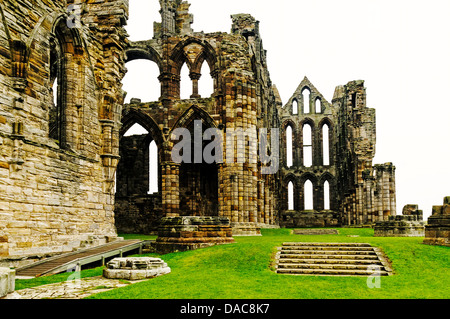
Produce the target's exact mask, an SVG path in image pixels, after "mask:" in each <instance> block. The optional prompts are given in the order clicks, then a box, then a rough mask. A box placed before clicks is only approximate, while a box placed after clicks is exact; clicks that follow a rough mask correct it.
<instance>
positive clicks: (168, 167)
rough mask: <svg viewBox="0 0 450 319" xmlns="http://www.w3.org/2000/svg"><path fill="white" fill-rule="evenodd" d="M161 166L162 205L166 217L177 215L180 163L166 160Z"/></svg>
mask: <svg viewBox="0 0 450 319" xmlns="http://www.w3.org/2000/svg"><path fill="white" fill-rule="evenodd" d="M161 168H162V181H163V182H162V206H163V211H164V212H165V213H166V217H178V216H180V214H179V208H180V190H179V185H180V182H179V175H180V164H176V163H171V162H166V163H162V164H161Z"/></svg>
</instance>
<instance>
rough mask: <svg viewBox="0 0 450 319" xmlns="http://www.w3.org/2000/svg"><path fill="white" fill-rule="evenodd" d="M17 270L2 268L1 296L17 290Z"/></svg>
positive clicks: (0, 278) (0, 280)
mask: <svg viewBox="0 0 450 319" xmlns="http://www.w3.org/2000/svg"><path fill="white" fill-rule="evenodd" d="M15 279H16V271H15V270H13V269H9V268H0V298H3V297H5V296H6V295H8V294H10V293H13V292H14V290H15Z"/></svg>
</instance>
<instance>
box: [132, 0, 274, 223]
mask: <svg viewBox="0 0 450 319" xmlns="http://www.w3.org/2000/svg"><path fill="white" fill-rule="evenodd" d="M188 8H189V5H188V3H187V2H180V1H165V2H164V1H162V3H161V15H162V22H161V23H155V24H154V37H153V39H151V40H147V41H139V42H129V46H128V49H127V58H128V60H131V59H137V58H145V59H150V60H152V61H154V62H155V63H157V64H158V66H159V69H160V76H159V80H160V82H161V98H160V99H159V101H158V102H157V104H158V107H157V108H155V107H153V109H152V110H150V109H146V110H145V107H144V106H143V104H142V103H141V104H140V105H139V106H138V105H130V106H126V109H129V108H130V109H134V110H136V111H137V112H143V113H146V114H148V115H149V117H151V118H152V120H153V121H154V122H156V123H157V126H158V128H159V130H160V132H161V135H162V142H161V145H158V147H161V154H160V163H161V166H162V180H163V185H162V190H161V192H162V203H163V210H164V211H165V213H166V214H167V216H168V217H170V216H177V215H179V214H182V211H181V206H180V205H181V201H180V200H181V198H180V197H183V193H189V190H186V189H183V190H182V189H181V187H180V178H179V177H180V166H179V165H177V164H175V163H173V162H172V161H171V156H170V155H171V150H172V148H173V146H174V142H173V141H171V134H172V132H173V131H174V129H176V128H178V127H188V126H189V125H191V124H192V123H191V122H192V121H194V120H198V119H201V120H202V121H203V124H204V126H206V127H215V128H219V129H221V130H222V131H223V134H224V150H226V145H227V143H231V141H227V139H226V132H227V130H228V131H232V130H239V129H242V130H243V131H246V130H248V129H255V131H254V133H252V135H251V136H250V139H251V140H252V141H255V142H256V141H257V140H258V139H257V133H258V131H257V130H258V129H259V128H262V127H264V128H268V129H269V130H268V131H269V132H270V128H272V127H274V128H276V127H278V122H277V121H278V118H277V108H276V106H277V103H281V102H277V95H276V92H275V89H274V88H273V85H272V83H271V81H270V75H269V73H268V71H267V63H266V52H265V51H264V49H263V47H262V40H261V38H260V35H259V26H258V23H259V22H258V21H256V20H255V19H254V18H253V17H252V16H250V15H247V14H239V15H233V16H232V21H233V24H232V28H231V29H232V31H231V33H224V32H216V33H207V34H205V33H203V32H194V31H193V30H192V29H191V28H190V24H191V23H192V21H193V18H192V16H191V15H190V14H189V13H188V10H187V9H188ZM203 63H207V64H208V66H209V68H210V76H211V77H212V78H213V81H214V93H213V94H212V95H211V97H204V96H200V95H199V94H198V80H199V78H200V77H201V76H209V75H208V74H206V75H205V74H201V73H200V70H201V67H202V65H203ZM184 64H187V66H188V69H189V75H190V78H191V80H192V92H193V94H192V95H191V98H190V99H188V100H180V71H181V68H182V66H183V65H184ZM278 99H279V98H278ZM138 109H139V110H138ZM156 109H158V112H159V113H158V112H157V111H156ZM269 141H270V137H269ZM257 146H258V145H257V143H255V147H256V150H257ZM249 147H250V146H248V145H246V150H245V152H244V153H243V154H238V153H237V143H236V141H235V142H234V151H235V158H234V161H233V162H232V163H227V162H224V163H220V164H218V171H219V174H218V176H219V185H218V201H219V203H218V207H219V208H218V211H219V216H225V217H228V218H230V221H231V222H232V224H233V226H237V225H240V226H242V227H245V223H253V225H256V224H262V225H272V224H275V222H276V213H275V209H274V207H275V205H276V192H277V188H276V187H275V181H276V178H277V177H276V175H274V176H263V175H262V174H261V169H260V166H259V164H258V163H251V162H250V161H249V159H248V155H249V153H250V149H249ZM224 155H225V154H224ZM238 160H239V161H244V163H237V162H238ZM180 192H181V193H180ZM185 200H186V199H183V201H185Z"/></svg>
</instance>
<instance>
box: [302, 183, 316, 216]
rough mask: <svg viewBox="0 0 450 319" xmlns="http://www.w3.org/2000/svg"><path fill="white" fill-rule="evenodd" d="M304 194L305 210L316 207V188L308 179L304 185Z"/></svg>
mask: <svg viewBox="0 0 450 319" xmlns="http://www.w3.org/2000/svg"><path fill="white" fill-rule="evenodd" d="M303 194H304V199H305V210H313V209H314V200H313V198H314V188H313V183H312V182H311V181H310V180H309V179H308V180H306V182H305V184H304V185H303Z"/></svg>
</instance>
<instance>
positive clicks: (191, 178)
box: [179, 116, 219, 216]
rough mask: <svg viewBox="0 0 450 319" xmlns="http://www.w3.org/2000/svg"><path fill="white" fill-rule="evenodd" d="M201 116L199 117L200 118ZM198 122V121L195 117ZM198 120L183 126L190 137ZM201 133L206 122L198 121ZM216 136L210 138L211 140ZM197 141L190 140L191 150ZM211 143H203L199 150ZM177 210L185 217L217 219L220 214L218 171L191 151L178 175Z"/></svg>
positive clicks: (197, 128)
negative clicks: (212, 217) (214, 217)
mask: <svg viewBox="0 0 450 319" xmlns="http://www.w3.org/2000/svg"><path fill="white" fill-rule="evenodd" d="M199 117H200V116H199ZM197 119H198V118H197ZM199 121H200V120H198V121H197V120H192V121H189V122H188V123H189V124H188V125H186V126H185V127H186V128H187V129H188V130H189V132H190V135H191V136H194V132H195V131H196V130H199V129H200V125H199ZM201 122H202V125H201V130H202V134H203V135H204V134H205V131H206V130H207V129H208V128H209V125H208V123H206V121H203V120H202V121H201ZM214 139H215V137H214V138H213V140H214ZM195 143H196V141H195V139H194V138H192V139H191V150H195V149H196V145H195ZM210 143H211V141H209V140H204V141H203V144H202V150H203V151H204V150H205V147H206V146H207V145H208V144H210ZM179 192H180V211H181V212H182V213H183V214H185V215H187V216H218V214H219V168H218V164H217V163H216V162H212V163H208V162H206V159H205V156H202V158H201V159H197V161H196V157H195V151H192V152H191V160H190V163H188V162H185V161H183V162H182V163H181V165H180V173H179Z"/></svg>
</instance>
